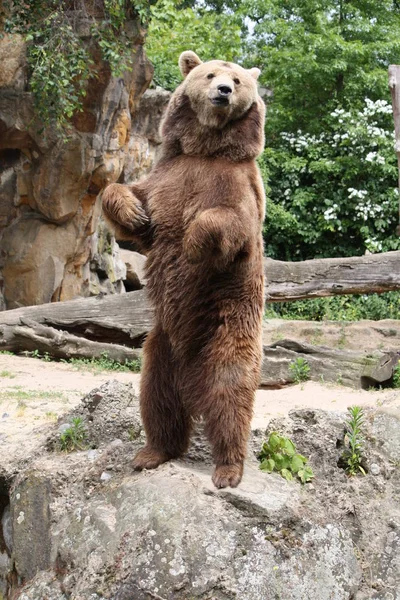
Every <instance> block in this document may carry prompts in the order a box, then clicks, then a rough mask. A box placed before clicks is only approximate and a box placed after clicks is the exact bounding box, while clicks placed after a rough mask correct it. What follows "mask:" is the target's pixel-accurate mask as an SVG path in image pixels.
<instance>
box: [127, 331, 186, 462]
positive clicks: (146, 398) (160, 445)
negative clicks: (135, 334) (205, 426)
mask: <svg viewBox="0 0 400 600" xmlns="http://www.w3.org/2000/svg"><path fill="white" fill-rule="evenodd" d="M176 379H177V377H176V367H175V364H174V361H173V356H172V348H171V344H170V341H169V338H168V335H167V334H166V333H165V332H164V331H163V330H162V328H161V327H160V326H159V325H156V327H155V328H154V330H153V331H152V332H151V333H150V334H149V336H148V337H147V339H146V342H145V346H144V367H143V373H142V379H141V389H140V411H141V415H142V420H143V425H144V428H145V431H146V437H147V442H146V445H145V447H144V448H142V449H141V450H140V451H139V452H138V454H137V455H136V457H135V458H134V460H133V467H134V469H136V470H142V469H155V468H156V467H158V465H160V464H162V463H164V462H166V461H167V460H170V459H171V458H178V457H179V456H181V455H182V454H183V453H184V452H185V451H186V450H187V447H188V445H189V437H190V431H191V417H190V414H189V413H188V411H187V410H186V408H185V406H184V405H183V403H182V400H181V397H180V394H179V390H178V389H177V386H176V383H177V382H176Z"/></svg>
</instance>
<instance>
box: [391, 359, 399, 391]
mask: <svg viewBox="0 0 400 600" xmlns="http://www.w3.org/2000/svg"><path fill="white" fill-rule="evenodd" d="M393 387H394V388H400V360H399V361H398V363H397V365H396V366H395V368H394V370H393Z"/></svg>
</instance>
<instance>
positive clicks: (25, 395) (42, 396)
mask: <svg viewBox="0 0 400 600" xmlns="http://www.w3.org/2000/svg"><path fill="white" fill-rule="evenodd" d="M4 400H8V401H12V400H16V401H17V403H21V402H25V403H26V402H27V401H29V400H61V401H62V402H66V401H68V398H67V396H65V395H64V394H63V393H62V392H53V391H51V390H26V389H23V388H22V387H21V386H15V387H13V388H9V389H7V390H1V391H0V403H1V402H2V401H4Z"/></svg>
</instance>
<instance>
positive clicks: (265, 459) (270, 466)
mask: <svg viewBox="0 0 400 600" xmlns="http://www.w3.org/2000/svg"><path fill="white" fill-rule="evenodd" d="M258 459H259V461H260V462H261V464H260V469H261V471H265V472H266V473H272V472H274V471H275V472H277V473H280V474H281V475H282V477H284V478H285V479H286V480H287V481H291V480H292V479H293V476H294V477H297V478H298V479H299V480H300V481H301V483H307V482H308V481H310V480H311V479H312V478H313V477H314V473H313V471H312V468H311V467H310V466H308V465H307V462H308V459H307V458H306V457H305V456H302V455H301V454H298V453H297V451H296V446H295V445H294V444H293V442H292V441H291V440H290V439H289V438H287V437H284V436H283V435H279V433H277V432H276V431H273V432H272V433H271V435H270V436H269V438H268V441H267V442H264V443H263V445H262V448H261V452H260V454H259V456H258Z"/></svg>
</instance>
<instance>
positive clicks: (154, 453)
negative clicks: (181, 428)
mask: <svg viewBox="0 0 400 600" xmlns="http://www.w3.org/2000/svg"><path fill="white" fill-rule="evenodd" d="M169 459H170V457H169V456H168V455H167V454H165V452H159V451H158V450H154V449H153V448H149V447H148V446H145V447H144V448H142V449H141V450H139V452H138V453H137V454H136V456H135V458H134V459H133V462H132V466H133V468H134V470H135V471H142V469H156V468H157V467H158V466H159V465H161V464H162V463H165V462H167V460H169Z"/></svg>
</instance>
